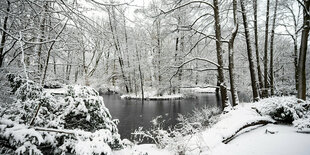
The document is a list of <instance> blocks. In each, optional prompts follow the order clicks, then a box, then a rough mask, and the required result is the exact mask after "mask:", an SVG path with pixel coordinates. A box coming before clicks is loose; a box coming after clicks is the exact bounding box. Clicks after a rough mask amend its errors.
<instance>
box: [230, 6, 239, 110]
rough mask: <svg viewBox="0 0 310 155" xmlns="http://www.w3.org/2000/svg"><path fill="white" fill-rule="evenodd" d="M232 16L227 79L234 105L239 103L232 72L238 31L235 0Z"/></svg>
mask: <svg viewBox="0 0 310 155" xmlns="http://www.w3.org/2000/svg"><path fill="white" fill-rule="evenodd" d="M233 14H234V15H233V16H234V25H235V27H234V30H233V32H232V34H231V38H230V39H229V45H228V51H229V54H228V55H229V58H228V60H229V79H230V91H231V98H232V105H233V106H236V105H238V104H239V99H238V94H237V90H236V86H235V74H234V41H235V38H236V35H237V33H238V27H239V25H238V22H237V0H233Z"/></svg>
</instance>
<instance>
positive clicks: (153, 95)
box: [121, 87, 216, 100]
mask: <svg viewBox="0 0 310 155" xmlns="http://www.w3.org/2000/svg"><path fill="white" fill-rule="evenodd" d="M215 89H216V88H211V87H206V88H201V87H194V88H181V93H179V94H170V95H169V94H163V95H161V96H159V95H158V93H157V91H156V90H149V91H145V92H144V99H145V100H175V99H183V98H190V97H193V96H196V95H195V94H197V93H215ZM121 98H123V99H141V98H142V94H141V92H139V93H137V94H133V93H132V94H124V95H122V96H121Z"/></svg>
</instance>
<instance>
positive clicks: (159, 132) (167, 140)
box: [132, 107, 220, 154]
mask: <svg viewBox="0 0 310 155" xmlns="http://www.w3.org/2000/svg"><path fill="white" fill-rule="evenodd" d="M218 114H220V110H219V109H218V108H210V107H203V108H201V109H195V110H193V113H192V114H188V115H181V114H179V116H178V121H179V123H178V124H176V125H175V126H174V127H173V128H168V129H165V128H164V127H163V126H164V123H165V121H164V119H163V118H162V117H161V116H158V117H156V118H155V119H153V120H152V121H151V123H152V128H151V129H150V130H143V128H142V127H140V128H139V129H138V130H136V131H135V132H134V133H132V134H133V135H134V139H135V140H137V141H138V142H142V141H143V140H144V139H147V140H152V142H154V143H155V144H156V146H157V147H158V148H160V149H163V148H168V149H169V150H174V151H175V152H177V153H178V154H184V153H185V152H186V151H188V149H189V146H188V145H189V143H188V141H189V139H190V138H191V137H192V136H193V135H195V134H196V133H199V132H200V131H201V130H202V129H204V128H206V127H209V126H210V125H212V124H214V123H216V122H217V117H216V116H217V115H218Z"/></svg>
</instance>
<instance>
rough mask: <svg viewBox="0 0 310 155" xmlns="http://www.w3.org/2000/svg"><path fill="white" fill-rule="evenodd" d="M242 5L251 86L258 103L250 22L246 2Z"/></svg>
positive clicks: (242, 1) (242, 2)
mask: <svg viewBox="0 0 310 155" xmlns="http://www.w3.org/2000/svg"><path fill="white" fill-rule="evenodd" d="M240 2H241V3H240V4H241V11H242V18H243V26H244V30H245V38H246V45H247V53H248V59H249V67H250V74H251V85H252V92H253V100H254V101H258V100H259V95H258V92H257V85H256V84H257V82H256V77H255V68H254V61H253V56H252V48H251V41H250V38H251V37H250V32H249V28H248V20H247V16H246V10H245V6H244V0H241V1H240Z"/></svg>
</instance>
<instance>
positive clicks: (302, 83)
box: [297, 0, 310, 100]
mask: <svg viewBox="0 0 310 155" xmlns="http://www.w3.org/2000/svg"><path fill="white" fill-rule="evenodd" d="M297 1H298V2H299V3H300V5H301V6H302V7H303V27H302V34H301V39H300V50H299V61H298V91H297V98H299V99H302V100H306V89H307V86H306V84H307V82H306V57H307V48H308V37H309V29H310V1H309V0H303V1H301V0H297Z"/></svg>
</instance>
